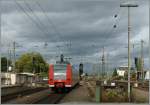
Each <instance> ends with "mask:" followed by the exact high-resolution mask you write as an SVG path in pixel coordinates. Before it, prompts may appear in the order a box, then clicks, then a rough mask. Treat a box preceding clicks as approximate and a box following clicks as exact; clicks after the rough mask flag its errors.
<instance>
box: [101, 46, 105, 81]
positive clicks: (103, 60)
mask: <svg viewBox="0 0 150 105" xmlns="http://www.w3.org/2000/svg"><path fill="white" fill-rule="evenodd" d="M104 53H105V49H104V47H103V55H102V78H103V77H104V76H105V54H104Z"/></svg>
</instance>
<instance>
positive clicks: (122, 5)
mask: <svg viewBox="0 0 150 105" xmlns="http://www.w3.org/2000/svg"><path fill="white" fill-rule="evenodd" d="M120 7H128V101H129V102H131V91H130V68H131V67H130V58H131V57H130V56H131V55H130V31H131V26H130V7H138V5H135V4H121V5H120Z"/></svg>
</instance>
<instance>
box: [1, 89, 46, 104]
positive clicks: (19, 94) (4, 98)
mask: <svg viewBox="0 0 150 105" xmlns="http://www.w3.org/2000/svg"><path fill="white" fill-rule="evenodd" d="M45 89H47V88H43V87H39V88H34V89H33V88H31V89H27V90H24V91H21V92H16V93H12V94H7V95H3V96H1V103H5V102H7V101H10V100H13V99H16V98H20V97H23V96H25V95H29V94H33V93H36V92H39V91H42V90H45Z"/></svg>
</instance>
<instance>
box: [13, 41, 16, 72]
mask: <svg viewBox="0 0 150 105" xmlns="http://www.w3.org/2000/svg"><path fill="white" fill-rule="evenodd" d="M15 50H16V42H15V41H14V42H13V53H14V60H13V68H14V72H16V71H15V62H16V51H15Z"/></svg>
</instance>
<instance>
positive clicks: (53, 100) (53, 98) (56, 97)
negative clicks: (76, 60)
mask: <svg viewBox="0 0 150 105" xmlns="http://www.w3.org/2000/svg"><path fill="white" fill-rule="evenodd" d="M78 87H79V84H78V83H77V84H76V85H75V86H74V87H73V88H72V89H71V90H70V91H69V92H67V93H55V92H51V93H50V94H49V95H48V96H47V97H45V98H43V99H41V100H39V101H36V102H35V103H33V104H58V103H59V102H60V101H61V100H62V99H63V98H64V97H65V96H66V95H67V94H68V93H70V92H71V91H72V90H73V89H76V88H78Z"/></svg>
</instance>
